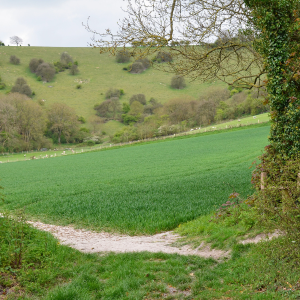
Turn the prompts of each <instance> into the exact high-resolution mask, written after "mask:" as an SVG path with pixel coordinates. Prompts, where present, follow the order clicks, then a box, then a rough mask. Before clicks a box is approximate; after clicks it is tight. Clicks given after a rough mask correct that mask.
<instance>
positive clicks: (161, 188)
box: [0, 126, 269, 234]
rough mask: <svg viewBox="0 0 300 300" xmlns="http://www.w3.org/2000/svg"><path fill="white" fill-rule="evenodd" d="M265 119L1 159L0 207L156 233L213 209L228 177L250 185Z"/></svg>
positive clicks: (242, 188)
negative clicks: (194, 133)
mask: <svg viewBox="0 0 300 300" xmlns="http://www.w3.org/2000/svg"><path fill="white" fill-rule="evenodd" d="M268 132H269V127H268V126H265V127H259V128H252V129H244V130H239V131H232V132H224V133H219V134H212V135H206V136H199V137H195V138H189V139H178V140H172V141H166V142H163V143H152V144H144V145H140V146H136V147H129V148H119V149H114V150H111V151H100V152H93V153H84V154H81V155H74V156H66V157H57V158H55V159H54V158H53V159H48V160H35V161H24V162H19V163H13V164H2V165H0V169H1V177H2V181H1V185H2V186H3V187H4V188H5V193H6V196H7V197H6V203H5V204H4V206H3V207H2V209H3V208H6V209H10V210H11V209H16V208H21V207H26V212H27V213H28V214H29V215H31V217H33V216H36V217H37V218H40V219H41V220H44V221H50V222H57V223H63V224H66V223H74V224H76V225H78V226H81V227H90V228H94V229H97V230H102V229H106V230H115V231H119V232H127V233H131V234H135V233H139V234H140V233H155V232H159V231H164V230H169V229H173V228H175V227H176V226H178V225H179V224H180V223H183V222H186V221H188V220H192V219H195V218H196V217H198V216H200V215H203V214H206V213H208V212H210V211H211V210H212V209H213V207H214V206H215V205H219V204H221V203H223V202H226V201H227V198H228V195H229V194H230V193H231V192H232V188H231V187H230V186H229V185H228V183H229V184H231V185H233V186H234V187H235V188H236V190H237V192H239V193H241V194H242V195H243V196H247V194H249V193H250V177H251V170H249V166H250V165H251V162H252V161H253V160H254V159H255V158H256V157H257V156H258V155H259V154H260V152H261V149H262V148H263V147H264V146H265V145H266V143H267V135H268Z"/></svg>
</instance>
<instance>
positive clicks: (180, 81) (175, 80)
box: [171, 75, 186, 90]
mask: <svg viewBox="0 0 300 300" xmlns="http://www.w3.org/2000/svg"><path fill="white" fill-rule="evenodd" d="M185 86H186V84H185V80H184V77H183V76H181V75H175V76H173V77H172V79H171V87H172V88H173V89H177V90H181V89H183V88H185Z"/></svg>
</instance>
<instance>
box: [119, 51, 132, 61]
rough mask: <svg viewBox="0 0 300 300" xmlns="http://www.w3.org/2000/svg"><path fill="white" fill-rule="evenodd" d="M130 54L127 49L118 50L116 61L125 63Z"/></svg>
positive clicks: (128, 59)
mask: <svg viewBox="0 0 300 300" xmlns="http://www.w3.org/2000/svg"><path fill="white" fill-rule="evenodd" d="M130 57H131V54H130V52H129V51H127V50H120V51H118V52H117V54H116V61H117V63H126V62H129V61H130Z"/></svg>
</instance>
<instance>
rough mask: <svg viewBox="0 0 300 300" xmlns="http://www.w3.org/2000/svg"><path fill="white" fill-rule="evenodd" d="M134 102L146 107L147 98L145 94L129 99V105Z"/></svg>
mask: <svg viewBox="0 0 300 300" xmlns="http://www.w3.org/2000/svg"><path fill="white" fill-rule="evenodd" d="M134 101H137V102H140V103H141V104H142V105H146V103H147V102H146V97H145V95H144V94H136V95H132V96H131V98H130V99H129V104H130V105H131V104H132V103H133V102H134Z"/></svg>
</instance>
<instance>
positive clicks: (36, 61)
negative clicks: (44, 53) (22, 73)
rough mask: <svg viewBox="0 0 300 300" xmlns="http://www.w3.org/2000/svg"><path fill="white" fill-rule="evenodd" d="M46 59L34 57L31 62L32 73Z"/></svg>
mask: <svg viewBox="0 0 300 300" xmlns="http://www.w3.org/2000/svg"><path fill="white" fill-rule="evenodd" d="M43 62H44V61H43V60H42V59H37V58H32V59H31V60H30V62H29V69H30V71H31V72H32V73H35V72H36V70H37V68H38V66H39V65H40V64H42V63H43Z"/></svg>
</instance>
